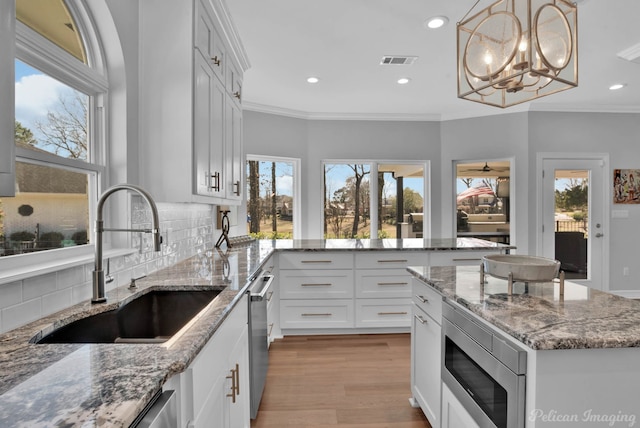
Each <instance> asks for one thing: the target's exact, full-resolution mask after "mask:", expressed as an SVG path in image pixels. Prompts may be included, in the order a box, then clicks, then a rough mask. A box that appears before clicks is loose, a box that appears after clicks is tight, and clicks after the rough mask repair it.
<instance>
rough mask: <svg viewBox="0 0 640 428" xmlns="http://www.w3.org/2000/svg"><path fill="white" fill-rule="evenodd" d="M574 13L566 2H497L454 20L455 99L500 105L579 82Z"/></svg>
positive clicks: (544, 93) (526, 99)
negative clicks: (455, 44) (456, 62)
mask: <svg viewBox="0 0 640 428" xmlns="http://www.w3.org/2000/svg"><path fill="white" fill-rule="evenodd" d="M577 13H578V11H577V8H576V6H575V5H574V4H572V3H569V2H567V1H565V0H498V1H497V2H495V3H493V4H492V5H491V6H489V7H487V8H486V9H483V10H482V11H480V12H479V13H477V14H475V15H474V16H472V17H470V18H469V19H467V20H464V21H462V22H460V23H458V25H457V32H458V97H459V98H464V99H467V100H470V101H476V102H479V103H483V104H489V105H493V106H497V107H503V108H504V107H509V106H512V105H515V104H520V103H523V102H526V101H531V100H533V99H536V98H540V97H543V96H545V95H550V94H554V93H556V92H560V91H564V90H566V89H570V88H573V87H576V86H578V39H577V31H578V28H577V25H578V17H577Z"/></svg>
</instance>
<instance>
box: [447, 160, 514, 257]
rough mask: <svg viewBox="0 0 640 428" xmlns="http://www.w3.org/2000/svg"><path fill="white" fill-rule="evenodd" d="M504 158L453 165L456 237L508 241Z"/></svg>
mask: <svg viewBox="0 0 640 428" xmlns="http://www.w3.org/2000/svg"><path fill="white" fill-rule="evenodd" d="M510 165H511V162H510V161H508V160H493V161H481V162H480V161H479V162H459V163H457V164H456V214H455V216H456V223H455V224H456V236H458V237H473V238H480V239H487V240H490V241H496V242H501V243H505V244H508V243H509V242H510V233H511V230H510V224H511V209H510V200H511V198H510V195H509V194H510V184H509V183H510V179H509V177H510V170H511V166H510Z"/></svg>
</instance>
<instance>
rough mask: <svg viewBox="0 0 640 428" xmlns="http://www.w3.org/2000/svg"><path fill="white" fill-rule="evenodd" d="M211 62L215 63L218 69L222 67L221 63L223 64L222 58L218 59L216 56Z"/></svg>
mask: <svg viewBox="0 0 640 428" xmlns="http://www.w3.org/2000/svg"><path fill="white" fill-rule="evenodd" d="M211 61H213V63H214V64H215V65H217V66H218V67H220V63H221V62H222V60H221V59H220V58H218V55H216V56H214V57H212V58H211Z"/></svg>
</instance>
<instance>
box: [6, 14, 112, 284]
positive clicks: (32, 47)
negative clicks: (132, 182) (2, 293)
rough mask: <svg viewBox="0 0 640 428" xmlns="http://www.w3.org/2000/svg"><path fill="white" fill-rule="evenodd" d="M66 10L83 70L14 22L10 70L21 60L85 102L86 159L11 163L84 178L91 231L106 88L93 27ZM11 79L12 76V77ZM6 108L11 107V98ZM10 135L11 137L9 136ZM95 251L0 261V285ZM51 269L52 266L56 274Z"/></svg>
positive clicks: (36, 154)
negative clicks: (73, 26) (80, 46)
mask: <svg viewBox="0 0 640 428" xmlns="http://www.w3.org/2000/svg"><path fill="white" fill-rule="evenodd" d="M65 5H66V7H67V8H68V10H69V12H70V13H71V15H72V17H73V19H74V21H75V23H76V26H77V28H78V30H79V31H80V37H81V40H82V42H83V43H84V48H85V52H86V57H87V64H84V63H82V62H81V61H79V60H78V59H77V58H75V57H74V56H72V55H71V54H69V53H68V52H66V51H65V50H64V49H62V48H60V47H59V46H57V45H56V44H54V43H53V42H51V41H49V40H48V39H46V38H45V37H44V36H42V35H40V34H39V33H37V32H36V31H34V30H32V29H31V28H29V27H28V26H26V25H25V24H23V23H22V22H20V21H18V20H17V19H15V18H14V23H15V52H13V53H14V54H15V55H14V57H13V58H12V60H11V64H10V66H11V67H12V68H14V67H15V60H20V61H22V62H24V63H25V64H28V65H29V66H31V67H33V68H35V69H37V70H39V71H41V72H42V73H45V74H47V75H49V76H50V77H52V78H54V79H56V80H59V81H60V82H62V83H64V84H65V85H67V86H69V87H71V88H73V89H75V90H78V91H80V92H82V93H84V94H86V95H87V96H88V101H89V102H88V118H87V120H88V123H87V127H88V132H87V138H88V142H87V144H88V156H87V159H86V160H80V159H70V158H63V157H60V156H57V155H55V154H53V153H46V152H40V151H33V150H26V149H23V148H20V147H15V149H14V150H15V161H16V162H17V161H20V162H26V163H33V164H40V165H46V166H50V167H54V168H61V169H65V170H71V171H75V172H82V173H87V174H88V178H89V185H88V199H89V200H88V203H89V219H88V220H89V224H90V225H92V224H93V223H94V220H95V210H96V205H97V199H98V195H99V194H100V191H101V189H104V188H105V185H106V183H107V172H108V156H107V153H108V152H107V141H108V139H107V135H106V129H107V127H106V126H105V124H106V123H107V117H106V114H107V113H106V112H107V111H108V108H107V105H106V104H107V100H108V90H109V83H108V79H107V76H106V72H105V68H104V59H103V57H102V52H103V49H102V46H101V44H100V43H99V40H98V37H97V34H96V33H95V30H94V29H93V28H92V27H91V25H90V24H91V23H92V22H93V21H92V20H91V19H90V17H89V15H88V14H87V11H86V10H85V9H84V7H83V6H80V5H79V4H76V3H70V2H65ZM8 66H9V65H8V64H7V67H8ZM11 75H12V76H13V72H12V73H11ZM14 81H15V79H13V81H12V82H11V84H12V85H14V84H15V83H14ZM5 83H6V82H5ZM12 93H13V91H12ZM11 102H12V103H14V104H15V93H14V97H13V100H12V101H11ZM12 110H13V108H12ZM14 116H15V115H14ZM12 125H13V120H12ZM11 135H13V130H12V134H11ZM12 143H13V141H12ZM14 180H15V177H14ZM88 232H90V231H88ZM94 251H95V250H94V245H93V244H92V243H90V244H87V245H81V246H76V247H69V248H60V249H55V250H47V251H42V252H35V253H29V254H20V255H13V256H7V257H2V258H0V272H2V273H1V274H0V284H1V283H5V282H11V281H14V280H18V279H21V278H23V277H28V276H33V275H37V274H39V273H46V272H51V271H54V270H58V269H61V268H64V267H65V266H70V265H77V264H78V263H81V262H86V261H87V260H90V258H92V257H93V254H94ZM52 264H55V268H54V266H53V265H52ZM26 269H28V270H29V271H30V272H29V273H28V274H27V273H25V272H24V271H25V270H26Z"/></svg>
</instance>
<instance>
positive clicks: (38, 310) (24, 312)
mask: <svg viewBox="0 0 640 428" xmlns="http://www.w3.org/2000/svg"><path fill="white" fill-rule="evenodd" d="M41 317H42V300H41V298H40V297H38V298H35V299H32V300H27V301H25V302H22V303H20V304H18V305H14V306H9V307H8V308H4V309H3V310H2V328H3V329H4V331H9V330H12V329H14V328H16V327H20V326H21V325H24V324H26V323H28V322H31V321H35V320H37V319H38V318H41Z"/></svg>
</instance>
